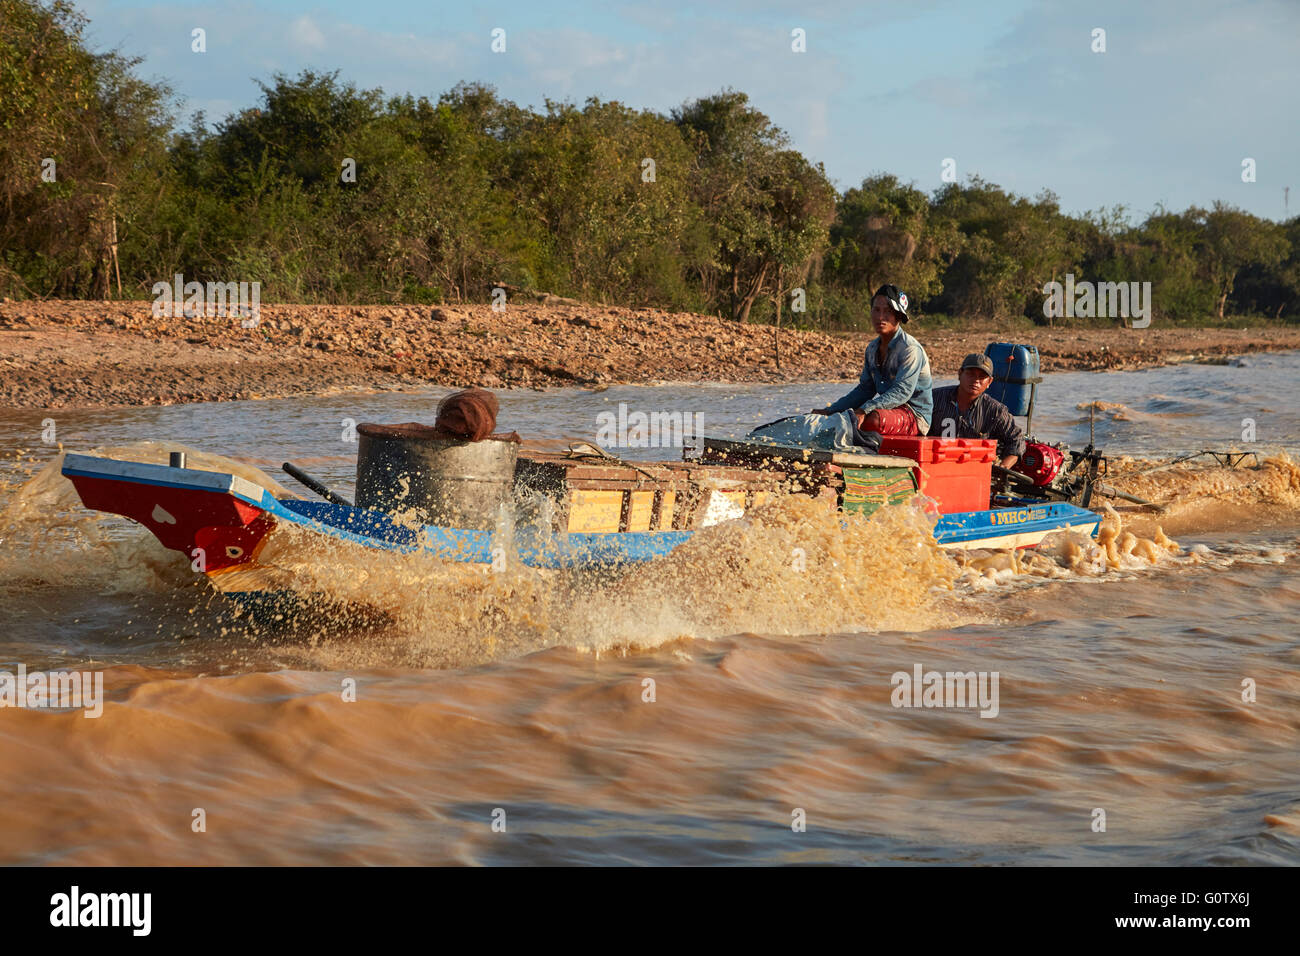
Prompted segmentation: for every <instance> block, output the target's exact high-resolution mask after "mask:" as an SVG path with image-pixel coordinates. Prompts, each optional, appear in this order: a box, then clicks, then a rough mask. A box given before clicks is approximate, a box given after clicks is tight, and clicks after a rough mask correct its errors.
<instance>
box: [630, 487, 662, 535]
mask: <svg viewBox="0 0 1300 956" xmlns="http://www.w3.org/2000/svg"><path fill="white" fill-rule="evenodd" d="M629 494H631V495H632V504H631V505H630V507H629V508H628V512H627V530H628V531H649V530H650V514H651V512H653V511H654V506H655V493H654V492H653V491H633V492H629Z"/></svg>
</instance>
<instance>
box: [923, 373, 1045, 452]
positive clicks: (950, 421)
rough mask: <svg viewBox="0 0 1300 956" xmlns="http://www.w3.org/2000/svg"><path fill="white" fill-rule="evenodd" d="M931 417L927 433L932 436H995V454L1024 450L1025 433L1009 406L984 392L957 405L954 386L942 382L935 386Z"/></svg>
mask: <svg viewBox="0 0 1300 956" xmlns="http://www.w3.org/2000/svg"><path fill="white" fill-rule="evenodd" d="M933 394H934V418H932V419H930V436H931V437H934V438H938V437H943V438H996V439H997V442H998V458H1006V457H1007V456H1008V455H1015V456H1016V457H1020V456H1021V455H1023V454H1024V453H1025V433H1024V431H1023V430H1022V429H1021V427H1020V426H1019V425H1018V424H1017V423H1016V420H1015V418H1014V417H1013V416H1012V414H1011V411H1010V409H1008V408H1007V406H1005V405H1003V404H1002V403H1001V402H999V401H998V400H997V399H996V398H991V397H990V396H989V395H987V394H984V395H981V396H980V397H979V398H977V399H975V401H974V402H973V403H972V404H971V407H970V408H968V409H966V411H965V413H962V411H961V410H960V409H959V408H958V407H957V386H956V385H945V386H944V387H943V388H936V389H935V390H934V393H933Z"/></svg>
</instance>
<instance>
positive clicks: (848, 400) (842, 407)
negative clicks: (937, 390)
mask: <svg viewBox="0 0 1300 956" xmlns="http://www.w3.org/2000/svg"><path fill="white" fill-rule="evenodd" d="M907 306H908V301H907V296H906V295H904V294H903V293H902V292H900V291H899V290H898V287H897V286H893V285H882V286H881V287H880V288H879V289H877V290H876V294H875V295H874V296H872V298H871V324H872V326H873V327H874V328H875V330H876V338H874V339H872V340H871V342H870V343H869V344H868V345H867V354H866V357H865V360H864V362H863V365H862V377H861V379H860V380H859V381H858V384H857V386H856V387H855V388H854V389H853V391H851V392H849V394H847V395H845V396H844V397H843V398H841V399H840V400H839V401H837V402H835V403H834V404H831V405H828V406H826V407H825V408H815V409H813V414H814V415H833V414H835V413H836V412H842V411H846V410H848V409H853V420H854V424H855V425H856V426H857V433H856V434H855V436H854V440H855V441H856V442H857V443H858V444H861V445H866V446H868V447H873V448H875V447H879V436H880V435H924V434H925V432H926V429H927V428H929V427H930V412H931V409H932V403H931V400H930V358H929V356H927V355H926V354H925V349H923V348H922V347H921V343H920V342H918V341H917V340H916V339H914V338H913V337H912V336H910V335H908V334H907V333H906V332H905V331H903V329H901V328H900V327H899V326H900V324H901V323H904V322H906V321H907ZM872 432H874V433H875V434H870V433H872ZM863 433H868V434H865V435H864V434H863Z"/></svg>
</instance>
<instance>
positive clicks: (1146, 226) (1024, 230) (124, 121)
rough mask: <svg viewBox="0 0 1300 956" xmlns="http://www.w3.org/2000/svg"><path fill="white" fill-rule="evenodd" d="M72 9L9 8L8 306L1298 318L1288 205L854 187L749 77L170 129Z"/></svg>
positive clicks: (1298, 256) (2, 7) (158, 97)
mask: <svg viewBox="0 0 1300 956" xmlns="http://www.w3.org/2000/svg"><path fill="white" fill-rule="evenodd" d="M85 27H86V19H85V18H84V16H83V15H81V14H80V13H79V12H78V11H77V10H76V9H75V7H73V6H72V5H71V4H70V3H68V2H65V0H53V2H40V0H0V293H2V294H3V295H5V296H9V297H18V298H24V297H50V296H58V297H64V298H109V297H113V298H117V297H122V298H148V297H150V295H151V293H150V290H151V288H152V286H153V285H154V283H156V282H159V281H163V282H170V281H171V278H172V276H173V275H175V274H177V273H180V274H183V275H184V276H185V278H186V280H196V281H199V282H207V281H216V282H230V281H258V282H260V283H261V287H262V300H263V301H294V302H326V303H384V302H406V303H412V302H414V303H437V302H467V301H475V302H484V301H488V300H489V299H490V296H491V291H492V289H493V288H494V287H497V286H499V285H504V286H507V287H509V288H512V289H525V290H539V291H540V290H545V291H547V292H550V293H553V294H556V295H561V296H566V297H572V298H578V299H584V300H588V301H600V302H608V303H619V304H626V305H633V306H658V307H662V308H671V309H680V310H690V311H698V312H707V313H716V314H719V315H723V316H728V317H731V318H733V319H736V320H738V321H746V320H751V321H778V322H792V323H795V324H799V325H804V326H818V327H822V328H859V327H862V326H863V325H864V324H865V320H866V316H867V311H868V309H867V302H868V300H869V297H870V294H871V292H872V290H873V289H875V288H876V287H877V286H879V285H880V284H881V283H882V282H886V281H889V282H893V283H895V284H896V285H898V286H900V287H901V288H903V289H904V290H905V291H907V292H908V293H909V294H910V295H911V297H912V299H913V301H914V302H915V303H917V306H918V311H919V312H920V313H921V314H927V313H929V314H936V313H940V314H943V315H946V316H951V317H954V318H960V319H966V318H978V319H986V318H990V317H997V318H1005V317H1009V316H1012V317H1014V316H1023V317H1026V318H1028V319H1032V320H1033V321H1035V322H1040V323H1046V322H1049V321H1052V322H1064V321H1073V322H1087V321H1104V322H1113V321H1116V320H1115V319H1113V318H1106V319H1098V320H1086V319H1061V318H1052V319H1049V318H1047V317H1046V316H1045V315H1044V310H1043V302H1044V291H1043V289H1044V285H1045V284H1046V283H1048V282H1052V281H1060V280H1061V279H1062V278H1063V277H1064V276H1065V275H1067V274H1072V275H1074V276H1076V277H1077V278H1079V279H1087V280H1094V281H1104V282H1150V283H1151V289H1152V293H1151V301H1152V303H1153V310H1154V314H1155V315H1156V316H1158V317H1159V318H1161V319H1163V320H1166V321H1172V322H1179V321H1201V320H1204V319H1206V318H1207V317H1223V316H1225V315H1255V316H1263V317H1267V318H1269V319H1272V320H1279V319H1280V320H1288V321H1294V320H1295V319H1296V317H1297V315H1298V314H1300V216H1298V217H1295V218H1292V219H1290V220H1287V221H1286V222H1282V223H1277V222H1272V221H1269V220H1265V219H1260V218H1258V217H1256V216H1253V215H1251V214H1249V213H1246V212H1244V211H1242V210H1239V209H1236V208H1233V207H1231V206H1229V205H1227V204H1224V203H1221V202H1215V203H1214V204H1213V206H1212V207H1211V208H1209V209H1201V208H1198V207H1192V208H1189V209H1186V210H1184V211H1182V212H1172V211H1169V210H1166V209H1163V208H1158V209H1157V210H1156V211H1155V212H1153V213H1151V214H1150V215H1148V216H1147V217H1146V218H1145V219H1144V220H1143V221H1142V222H1140V223H1138V224H1134V223H1132V222H1131V221H1130V218H1129V216H1128V214H1127V211H1126V210H1125V209H1123V208H1122V207H1115V208H1112V209H1108V210H1101V211H1096V212H1089V213H1085V214H1083V215H1077V216H1072V215H1068V214H1066V213H1063V212H1062V211H1061V209H1060V204H1059V201H1058V199H1057V197H1056V196H1055V195H1054V194H1052V193H1051V192H1050V191H1044V192H1042V193H1040V194H1039V195H1037V196H1035V197H1034V198H1032V199H1029V198H1025V197H1021V196H1016V195H1013V194H1011V193H1009V192H1007V191H1005V190H1003V189H1001V188H1000V187H998V186H997V185H995V184H993V183H990V182H986V181H985V180H983V179H980V178H979V177H970V178H968V179H967V180H966V181H965V182H962V183H957V182H952V183H946V184H944V185H943V186H942V187H941V188H939V189H937V190H935V191H934V192H932V193H928V194H927V193H926V192H923V191H922V190H920V189H918V188H917V187H916V186H915V185H913V184H909V183H905V182H902V181H900V180H899V179H898V178H897V177H896V176H893V175H889V174H887V173H880V174H876V175H872V176H870V177H869V178H867V179H865V180H864V181H863V182H862V183H861V184H860V185H858V186H856V187H853V188H850V189H848V190H847V191H845V192H843V193H840V192H838V191H837V190H836V189H835V187H834V185H833V184H832V183H831V182H830V181H829V180H828V178H827V176H826V173H825V170H824V169H823V167H822V165H821V164H820V163H814V162H811V161H810V160H808V159H807V158H806V157H804V156H803V155H802V154H801V153H799V152H798V151H797V150H795V149H793V148H792V147H791V145H790V141H789V138H788V137H787V135H786V134H785V133H784V132H783V131H782V130H781V129H779V128H778V127H776V126H775V125H773V123H772V122H771V121H770V120H769V118H768V117H767V116H765V115H764V114H763V113H762V112H760V111H759V110H758V109H756V108H755V107H754V106H753V105H752V104H751V103H750V101H749V98H748V97H747V96H746V95H745V94H744V93H743V92H739V91H736V90H731V89H727V90H723V91H721V92H718V93H715V94H712V95H709V96H705V97H702V98H700V99H696V100H694V101H691V102H687V103H684V104H683V105H682V106H680V107H678V108H676V109H674V110H672V111H671V112H670V113H669V114H668V115H663V114H661V113H658V112H654V111H650V110H638V109H634V108H632V107H629V106H627V105H625V104H623V103H619V102H616V101H602V100H600V99H597V98H595V97H593V98H590V99H588V100H587V101H586V102H585V104H584V105H583V106H582V107H578V106H576V105H573V104H570V103H559V102H553V101H551V100H549V99H548V100H546V101H545V105H544V109H542V110H535V109H532V108H523V107H520V106H518V105H516V104H514V103H511V102H510V101H508V100H506V99H503V98H502V97H500V96H499V95H498V94H497V92H496V91H495V89H493V88H492V87H491V86H488V85H484V84H481V83H461V84H459V85H457V86H456V87H455V88H454V89H452V90H450V91H448V92H445V93H443V94H441V95H440V96H439V97H438V98H437V100H436V101H434V100H432V99H430V98H428V97H425V96H413V95H409V94H407V95H401V96H389V95H386V94H384V93H383V91H381V90H377V89H376V90H365V89H358V88H357V87H356V86H354V85H353V84H351V83H348V82H345V81H342V80H340V78H339V75H338V74H337V73H316V72H311V71H305V72H303V73H301V74H299V75H298V76H296V77H289V76H285V75H280V74H277V75H275V76H273V77H271V78H270V80H269V82H268V83H264V84H261V90H262V98H261V101H260V102H259V103H258V104H257V105H255V106H251V107H249V108H247V109H243V110H240V111H238V112H236V113H232V114H231V115H229V116H227V117H225V118H224V119H223V120H221V121H220V122H218V123H216V124H215V125H214V126H209V124H208V123H207V122H206V118H205V117H203V116H202V114H196V115H195V116H194V117H193V118H192V120H191V122H190V124H189V126H188V127H184V128H182V127H180V126H179V125H178V124H177V108H176V103H175V97H174V94H173V92H172V90H170V89H169V88H168V87H167V86H166V85H165V84H163V83H159V82H151V81H146V80H144V79H142V78H141V77H140V76H139V75H138V74H137V72H136V70H137V67H138V66H139V65H140V61H139V60H138V59H134V58H130V57H126V56H124V55H122V54H120V53H117V52H110V53H95V52H93V51H91V50H90V49H89V48H88V47H87V45H86V42H85V40H84V31H85Z"/></svg>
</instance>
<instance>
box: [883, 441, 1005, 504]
mask: <svg viewBox="0 0 1300 956" xmlns="http://www.w3.org/2000/svg"><path fill="white" fill-rule="evenodd" d="M997 451H998V443H997V442H996V441H994V440H993V439H991V438H902V437H898V436H891V435H885V436H882V438H881V440H880V453H881V454H882V455H898V456H899V457H900V458H910V459H912V460H913V461H914V462H916V463H917V466H916V468H914V469H913V471H914V472H915V473H916V486H917V488H918V490H919V491H920V492H921V494H923V495H928V496H929V497H931V498H933V499H934V500H935V501H936V502H938V504H939V513H940V514H945V515H947V514H953V513H955V512H958V511H987V510H988V507H989V486H990V485H991V484H992V481H993V461H994V458H995V456H996V455H997Z"/></svg>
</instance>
